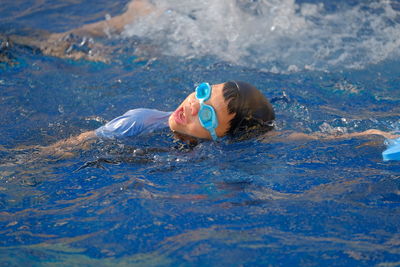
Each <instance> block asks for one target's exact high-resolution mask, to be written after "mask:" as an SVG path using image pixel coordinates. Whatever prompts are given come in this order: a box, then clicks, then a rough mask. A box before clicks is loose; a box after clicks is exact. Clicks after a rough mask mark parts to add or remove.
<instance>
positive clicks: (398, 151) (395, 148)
mask: <svg viewBox="0 0 400 267" xmlns="http://www.w3.org/2000/svg"><path fill="white" fill-rule="evenodd" d="M385 144H386V145H387V146H388V148H387V149H386V150H385V151H383V152H382V156H383V160H385V161H386V160H400V138H397V139H386V141H385Z"/></svg>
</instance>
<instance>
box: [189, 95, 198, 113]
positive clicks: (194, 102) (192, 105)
mask: <svg viewBox="0 0 400 267" xmlns="http://www.w3.org/2000/svg"><path fill="white" fill-rule="evenodd" d="M199 109H200V103H199V101H198V100H197V99H195V98H192V99H191V101H190V114H191V115H192V116H196V115H197V113H199Z"/></svg>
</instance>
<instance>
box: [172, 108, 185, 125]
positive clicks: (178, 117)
mask: <svg viewBox="0 0 400 267" xmlns="http://www.w3.org/2000/svg"><path fill="white" fill-rule="evenodd" d="M174 119H175V122H176V123H178V124H186V116H185V112H184V109H183V107H180V108H178V109H177V110H175V112H174Z"/></svg>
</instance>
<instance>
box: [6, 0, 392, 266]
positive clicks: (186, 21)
mask: <svg viewBox="0 0 400 267" xmlns="http://www.w3.org/2000/svg"><path fill="white" fill-rule="evenodd" d="M126 3H127V1H118V2H117V3H111V2H110V1H96V3H87V2H85V1H56V0H51V1H50V0H48V1H47V0H45V1H38V0H36V1H34V0H31V1H25V3H24V4H23V5H21V3H17V2H15V1H7V0H6V1H3V2H2V5H1V7H0V15H1V16H0V30H1V31H0V33H1V35H7V34H8V35H11V34H20V35H29V34H30V33H34V32H38V31H39V30H45V31H51V32H62V31H66V30H69V29H72V28H75V27H78V26H80V25H83V24H85V23H90V22H93V21H97V20H100V19H102V18H104V16H105V15H106V14H110V15H111V16H114V15H117V14H119V13H121V11H122V10H123V9H124V6H125V4H126ZM153 3H154V4H156V5H157V6H159V7H160V9H162V10H164V12H163V13H162V14H161V15H159V16H158V17H152V16H149V17H144V18H141V19H140V20H139V21H138V22H137V23H136V24H132V25H126V27H125V30H124V31H123V33H121V34H119V35H116V36H111V37H109V38H103V39H96V40H94V42H95V43H96V44H101V45H103V46H106V47H110V48H111V49H112V52H106V51H105V52H104V56H105V57H107V58H108V61H106V62H93V61H90V60H84V59H82V60H72V59H66V58H63V57H53V56H49V55H45V54H42V53H41V52H40V51H39V50H37V49H35V48H34V47H30V46H26V45H21V44H18V43H14V44H11V43H10V44H9V45H6V39H5V38H4V37H1V38H2V39H1V41H2V46H1V50H0V59H1V61H0V103H1V105H0V112H1V116H0V136H1V138H0V237H1V238H0V256H1V257H0V263H1V265H2V266H20V265H23V264H28V265H30V266H42V265H43V266H46V265H51V266H54V265H61V266H92V265H99V266H108V265H110V266H125V265H140V266H177V265H181V266H192V265H194V266H208V265H211V266H224V265H227V266H253V265H255V266H265V265H271V266H350V265H355V266H397V265H399V264H400V246H399V244H400V242H399V241H400V236H399V232H400V193H399V192H400V167H399V162H396V161H388V162H384V161H383V160H382V154H381V153H382V151H383V150H384V149H385V145H384V139H383V138H382V137H379V136H366V137H362V138H361V137H360V138H352V139H334V140H312V141H305V140H297V141H296V140H292V141H291V140H287V138H285V137H286V135H287V132H302V133H308V134H311V133H325V134H334V133H336V132H338V131H339V132H344V133H353V132H360V131H364V130H368V129H372V128H374V129H379V130H382V131H390V132H391V131H399V130H400V119H399V118H400V90H399V84H400V76H399V73H400V58H399V52H400V44H399V41H398V36H400V35H399V34H400V3H399V2H398V1H356V0H355V1H336V2H335V3H331V1H323V0H321V1H296V2H295V1H293V0H285V1H273V0H270V1H242V0H237V1H218V2H216V1H204V2H203V1H202V2H201V3H199V2H198V1H187V2H185V3H183V4H182V3H180V2H179V1H168V4H166V3H164V2H163V1H157V0H155V1H153ZM213 12H217V13H213ZM218 12H219V13H218ZM218 14H225V15H226V16H225V17H226V19H225V20H224V19H222V18H219V17H218V16H217V15H218ZM207 21H212V25H213V27H210V23H208V22H207ZM49 22H51V23H49ZM178 26H179V27H178ZM257 29H259V31H257ZM221 34H222V35H221ZM224 34H225V35H224ZM78 46H79V43H78ZM231 79H235V80H243V81H247V82H250V83H252V84H254V85H256V86H257V87H258V88H259V89H261V90H262V92H263V93H264V94H265V95H266V96H267V97H269V98H270V99H275V101H274V103H273V105H274V107H275V109H276V115H277V121H276V123H277V131H280V132H283V134H282V136H283V138H271V137H267V136H260V137H257V138H250V139H247V140H241V141H233V140H230V139H228V138H225V139H223V140H222V141H221V142H219V143H213V142H207V141H204V142H200V144H199V145H197V146H196V147H194V148H190V147H188V146H185V145H184V144H182V143H180V142H176V141H175V139H174V138H173V136H172V135H171V133H170V132H169V131H168V130H167V129H166V130H163V131H159V132H155V133H152V134H149V135H145V136H139V137H135V138H127V139H125V140H119V141H117V140H97V141H96V142H95V143H94V144H91V145H90V147H89V148H86V149H83V150H82V149H76V151H75V154H74V155H72V156H70V157H54V156H40V155H39V154H38V153H37V151H38V148H37V146H47V145H51V144H53V143H55V142H56V141H58V140H61V139H64V138H67V137H70V136H74V135H77V134H79V133H81V132H84V131H88V130H93V129H96V128H97V127H99V126H101V125H102V124H104V123H105V122H107V121H109V120H111V119H112V118H114V117H116V116H118V115H120V114H122V113H124V112H125V111H127V110H128V109H133V108H138V107H146V108H156V109H160V110H165V111H172V110H174V109H175V108H176V106H177V105H178V104H179V103H180V101H182V100H183V99H184V98H185V96H186V95H187V94H189V93H191V92H192V91H193V90H194V87H195V85H197V84H199V83H200V82H203V81H207V82H209V83H212V84H213V83H221V82H224V81H227V80H231Z"/></svg>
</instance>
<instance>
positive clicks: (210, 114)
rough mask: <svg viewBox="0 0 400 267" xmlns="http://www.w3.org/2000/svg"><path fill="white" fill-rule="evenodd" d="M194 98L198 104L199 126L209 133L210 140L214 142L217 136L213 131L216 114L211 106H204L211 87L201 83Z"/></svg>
mask: <svg viewBox="0 0 400 267" xmlns="http://www.w3.org/2000/svg"><path fill="white" fill-rule="evenodd" d="M195 95H196V98H197V99H198V100H199V102H200V110H199V112H198V117H199V121H200V124H201V126H203V127H204V128H205V129H206V130H207V131H209V132H210V135H211V138H212V139H213V140H214V141H216V140H217V139H218V136H217V134H216V132H215V129H216V128H217V127H218V119H217V113H215V110H214V108H213V107H212V106H209V105H207V104H204V101H207V100H208V99H209V98H210V96H211V86H210V85H209V84H208V83H202V84H200V85H199V86H197V87H196V94H195Z"/></svg>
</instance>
